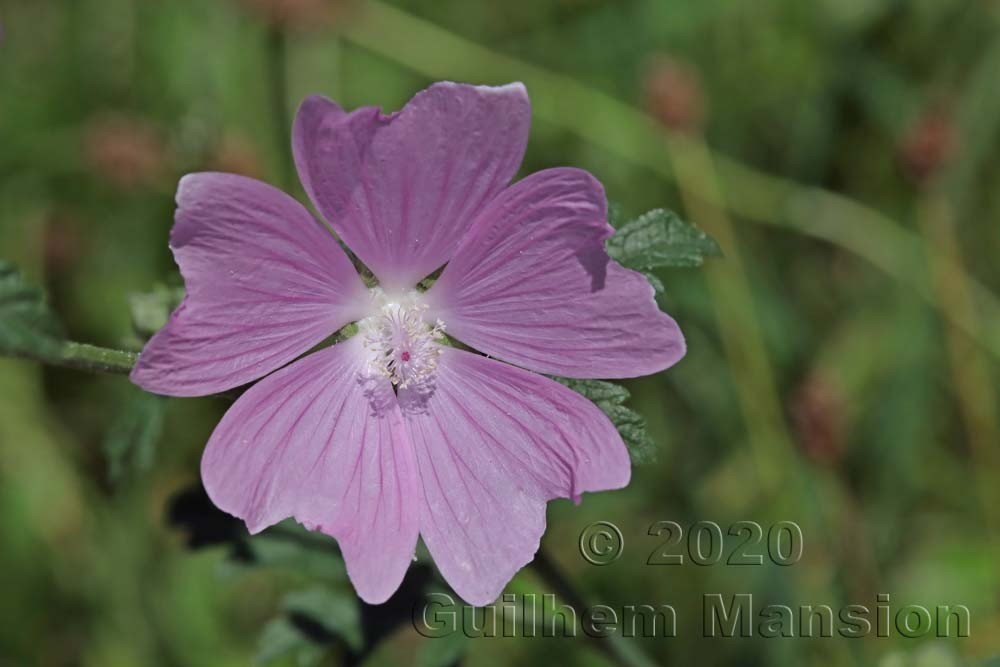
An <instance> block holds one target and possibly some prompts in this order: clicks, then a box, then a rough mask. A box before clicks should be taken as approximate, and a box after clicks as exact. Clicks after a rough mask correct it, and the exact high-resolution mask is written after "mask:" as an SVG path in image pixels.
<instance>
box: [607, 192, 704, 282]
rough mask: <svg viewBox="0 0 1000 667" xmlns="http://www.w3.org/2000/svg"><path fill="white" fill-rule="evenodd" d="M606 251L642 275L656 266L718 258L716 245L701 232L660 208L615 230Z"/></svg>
mask: <svg viewBox="0 0 1000 667" xmlns="http://www.w3.org/2000/svg"><path fill="white" fill-rule="evenodd" d="M607 249H608V254H609V255H611V257H612V258H613V259H614V260H615V261H617V262H618V263H619V264H621V265H622V266H625V267H627V268H629V269H634V270H636V271H642V272H648V271H650V270H652V269H656V268H660V267H696V266H701V265H702V264H703V263H704V261H705V258H706V257H721V256H722V250H721V249H720V248H719V244H718V243H716V242H715V241H714V240H713V239H712V238H710V237H709V236H708V235H707V234H705V232H703V231H701V230H700V229H698V228H697V227H695V226H694V225H692V224H690V223H687V222H684V221H683V220H681V219H680V217H679V216H678V215H677V214H676V213H673V212H672V211H668V210H666V209H662V208H657V209H653V210H652V211H649V212H648V213H643V214H642V215H640V216H639V217H638V218H636V219H635V220H630V221H629V222H626V223H625V224H624V225H622V226H621V227H619V228H618V231H617V232H616V233H615V235H614V236H612V237H611V238H610V239H608V244H607Z"/></svg>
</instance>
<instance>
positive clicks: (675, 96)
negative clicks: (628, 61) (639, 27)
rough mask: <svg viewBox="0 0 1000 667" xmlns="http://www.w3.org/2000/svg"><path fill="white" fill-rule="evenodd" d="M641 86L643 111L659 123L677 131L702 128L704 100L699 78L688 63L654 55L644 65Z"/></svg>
mask: <svg viewBox="0 0 1000 667" xmlns="http://www.w3.org/2000/svg"><path fill="white" fill-rule="evenodd" d="M642 87H643V97H644V104H645V107H646V110H647V112H648V113H650V114H651V115H652V116H653V117H654V118H656V120H658V121H659V122H660V123H662V124H663V125H665V126H666V127H668V128H670V129H671V130H677V131H679V132H692V131H697V130H700V129H701V127H702V125H703V123H704V121H705V116H706V107H707V103H706V100H705V95H704V92H703V90H702V85H701V77H699V76H698V72H697V71H696V70H695V69H694V67H692V66H691V65H690V64H688V63H686V62H684V61H682V60H678V59H675V58H671V57H670V56H665V55H658V56H655V57H654V58H653V59H651V60H650V61H649V62H648V63H647V64H646V66H645V72H644V75H643V80H642Z"/></svg>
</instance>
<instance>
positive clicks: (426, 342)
mask: <svg viewBox="0 0 1000 667" xmlns="http://www.w3.org/2000/svg"><path fill="white" fill-rule="evenodd" d="M376 298H377V300H378V301H381V302H382V305H381V306H380V307H378V309H377V310H376V311H375V312H374V313H373V314H372V315H371V316H369V317H366V318H365V319H363V320H361V322H359V323H358V325H359V328H360V333H361V336H362V343H363V345H364V347H365V349H366V350H368V352H369V353H370V355H371V356H370V363H371V366H372V369H371V370H373V371H374V372H375V373H376V374H378V375H382V376H384V377H387V378H389V380H390V381H391V382H392V383H393V384H394V385H398V386H399V387H400V388H402V389H406V388H408V387H412V386H415V385H419V384H422V383H427V382H429V381H430V379H431V378H432V377H433V375H434V369H436V368H437V363H438V357H439V356H440V354H441V346H440V344H439V341H440V340H441V339H442V338H443V337H444V323H443V322H441V320H438V321H437V322H435V323H433V324H429V323H427V322H426V321H425V319H424V312H425V311H426V310H427V306H426V305H424V304H420V303H416V302H415V300H414V299H410V298H404V299H400V300H399V301H388V300H386V299H385V297H384V296H382V295H381V294H379V293H378V292H376Z"/></svg>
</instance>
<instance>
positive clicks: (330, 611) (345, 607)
mask: <svg viewBox="0 0 1000 667" xmlns="http://www.w3.org/2000/svg"><path fill="white" fill-rule="evenodd" d="M283 606H284V608H285V611H287V612H288V613H290V614H301V615H303V616H306V617H308V618H309V619H311V620H313V621H315V622H316V623H318V624H319V625H320V626H321V627H322V628H323V629H324V630H326V631H327V632H329V633H330V634H331V635H334V636H336V637H340V638H341V639H343V640H344V643H345V644H347V646H348V647H350V648H351V650H353V651H355V652H358V651H360V650H361V648H362V646H363V644H364V637H363V636H362V633H361V615H360V612H359V610H358V600H357V598H356V597H354V596H353V595H348V594H346V593H344V592H343V591H335V590H332V589H329V588H319V587H317V588H311V589H308V590H303V591H296V592H294V593H289V594H288V595H287V596H285V600H284V603H283Z"/></svg>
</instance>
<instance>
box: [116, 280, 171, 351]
mask: <svg viewBox="0 0 1000 667" xmlns="http://www.w3.org/2000/svg"><path fill="white" fill-rule="evenodd" d="M183 300H184V289H183V288H180V287H167V286H165V285H157V286H156V287H154V288H153V289H152V290H150V291H149V292H133V293H132V294H130V295H129V297H128V304H129V311H130V313H131V315H132V328H133V329H135V332H136V334H138V335H139V336H140V337H142V338H143V339H146V338H149V337H150V336H152V335H153V334H155V333H156V332H157V331H159V330H160V329H162V328H163V326H164V325H165V324H166V323H167V320H168V319H170V313H172V312H174V309H176V308H177V306H179V305H180V303H181V301H183Z"/></svg>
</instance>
